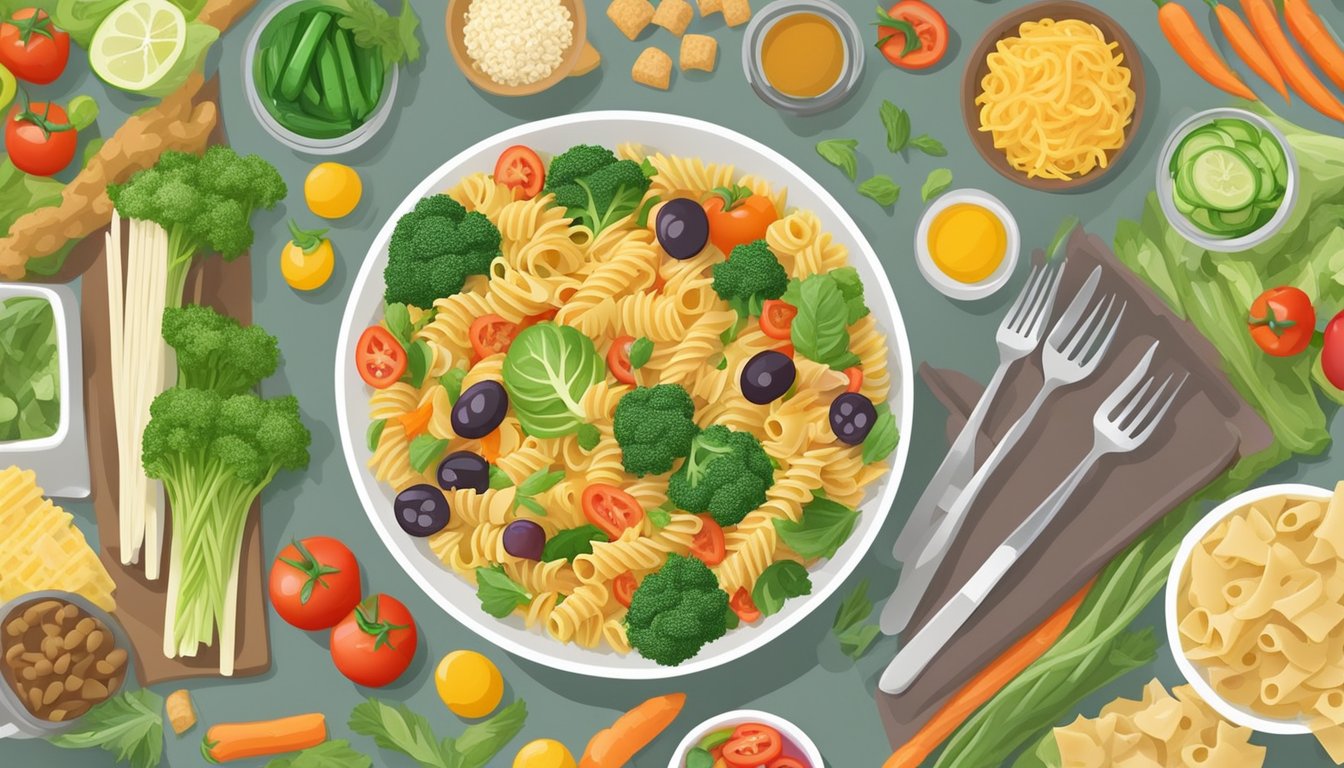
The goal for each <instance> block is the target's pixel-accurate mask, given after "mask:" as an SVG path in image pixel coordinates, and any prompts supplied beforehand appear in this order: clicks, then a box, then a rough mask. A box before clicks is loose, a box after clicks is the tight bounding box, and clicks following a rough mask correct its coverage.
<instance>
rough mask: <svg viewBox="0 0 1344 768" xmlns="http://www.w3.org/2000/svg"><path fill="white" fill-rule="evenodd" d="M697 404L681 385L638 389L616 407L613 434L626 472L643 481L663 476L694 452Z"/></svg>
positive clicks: (627, 394) (660, 385)
mask: <svg viewBox="0 0 1344 768" xmlns="http://www.w3.org/2000/svg"><path fill="white" fill-rule="evenodd" d="M694 419H695V403H694V402H693V401H692V400H691V396H690V395H689V394H688V393H687V392H686V390H685V388H683V387H682V386H681V385H680V384H659V385H658V386H656V387H638V388H636V389H634V390H632V391H631V392H627V393H626V394H625V396H623V397H622V398H621V399H620V402H618V403H617V404H616V415H615V417H614V418H613V421H612V431H613V432H614V433H615V435H616V442H617V443H618V444H619V445H620V446H621V464H622V466H624V467H625V471H626V472H629V473H630V474H632V475H637V476H639V477H643V476H644V475H647V474H654V475H661V474H662V473H664V472H667V471H670V470H671V469H672V463H673V462H674V461H676V460H677V459H680V458H682V457H684V456H685V455H686V454H688V453H690V451H691V440H693V439H694V438H695V436H696V435H697V434H699V433H700V428H699V427H697V426H696V425H695V421H694Z"/></svg>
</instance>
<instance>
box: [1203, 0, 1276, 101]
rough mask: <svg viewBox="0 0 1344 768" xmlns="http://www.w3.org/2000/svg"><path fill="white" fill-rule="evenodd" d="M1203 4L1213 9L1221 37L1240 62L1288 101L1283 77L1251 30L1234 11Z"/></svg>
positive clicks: (1213, 3) (1211, 1)
mask: <svg viewBox="0 0 1344 768" xmlns="http://www.w3.org/2000/svg"><path fill="white" fill-rule="evenodd" d="M1204 2H1206V3H1208V4H1209V7H1211V8H1213V14H1214V15H1215V16H1217V17H1218V25H1219V26H1221V27H1222V28H1223V35H1224V36H1226V37H1227V42H1228V43H1230V44H1231V45H1232V50H1234V51H1236V52H1237V55H1238V56H1240V57H1241V60H1242V61H1244V62H1246V66H1248V67H1250V68H1251V70H1252V71H1254V72H1255V74H1257V75H1259V76H1260V77H1261V79H1263V80H1264V81H1265V82H1267V83H1269V84H1270V85H1271V86H1273V87H1274V90H1276V91H1278V92H1279V95H1280V96H1282V97H1283V98H1284V99H1288V86H1286V85H1284V84H1283V75H1282V74H1280V73H1279V69H1278V67H1275V66H1274V60H1273V59H1271V58H1270V56H1269V51H1266V50H1265V46H1263V45H1261V44H1260V41H1259V40H1258V39H1256V37H1255V35H1254V34H1253V33H1252V32H1251V28H1250V27H1248V26H1246V22H1244V21H1242V20H1241V17H1240V16H1238V15H1237V12H1236V11H1234V10H1232V9H1231V8H1228V7H1227V6H1226V5H1223V4H1222V3H1220V2H1218V0H1204Z"/></svg>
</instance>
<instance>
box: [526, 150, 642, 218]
mask: <svg viewBox="0 0 1344 768" xmlns="http://www.w3.org/2000/svg"><path fill="white" fill-rule="evenodd" d="M648 190H649V177H648V176H646V175H645V174H644V169H643V168H642V167H641V166H640V164H639V163H636V162H635V161H633V160H617V159H616V155H614V154H613V153H612V151H611V150H609V149H607V148H606V147H599V146H595V145H593V144H579V145H578V146H574V147H570V148H569V149H568V150H566V151H565V152H563V153H561V154H559V155H556V156H555V158H554V159H553V160H551V167H550V168H549V169H548V170H547V172H546V187H545V191H546V192H550V193H552V194H554V195H555V204H556V205H559V206H562V207H564V208H565V209H567V210H566V213H567V214H568V215H569V217H570V218H571V219H574V220H576V221H578V222H580V223H582V224H583V225H584V226H587V227H588V228H589V229H591V230H592V231H593V233H594V234H596V233H598V232H601V231H602V230H604V229H606V228H607V227H610V226H611V225H612V224H615V223H616V222H618V221H620V220H621V219H623V218H625V217H626V216H629V215H631V214H633V213H635V212H636V211H637V210H638V209H639V204H640V202H641V201H642V200H643V199H644V193H645V192H647V191H648Z"/></svg>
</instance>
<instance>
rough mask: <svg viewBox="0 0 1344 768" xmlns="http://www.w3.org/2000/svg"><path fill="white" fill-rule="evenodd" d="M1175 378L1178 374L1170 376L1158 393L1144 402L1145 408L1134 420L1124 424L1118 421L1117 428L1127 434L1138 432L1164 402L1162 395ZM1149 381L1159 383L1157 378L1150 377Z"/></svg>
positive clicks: (1158, 389) (1135, 415)
mask: <svg viewBox="0 0 1344 768" xmlns="http://www.w3.org/2000/svg"><path fill="white" fill-rule="evenodd" d="M1175 378H1176V374H1168V375H1167V379H1166V381H1164V382H1162V386H1160V387H1158V388H1157V391H1156V392H1154V393H1153V395H1152V397H1149V398H1146V399H1144V400H1143V408H1141V409H1140V410H1139V412H1138V413H1136V414H1134V418H1132V419H1129V420H1128V421H1127V422H1125V423H1123V424H1122V423H1121V422H1119V421H1118V420H1117V422H1116V426H1118V427H1120V429H1121V430H1124V431H1126V432H1129V431H1133V430H1137V429H1138V428H1139V425H1140V424H1143V423H1145V421H1146V420H1147V418H1148V416H1149V415H1151V414H1152V412H1153V409H1154V408H1156V407H1157V404H1158V403H1159V402H1161V401H1162V394H1163V393H1164V392H1166V391H1167V387H1169V386H1171V382H1172V380H1173V379H1175ZM1148 381H1150V382H1152V381H1157V377H1156V376H1150V377H1148ZM1146 388H1147V387H1146V386H1145V389H1146ZM1138 399H1139V398H1135V400H1136V401H1137V400H1138Z"/></svg>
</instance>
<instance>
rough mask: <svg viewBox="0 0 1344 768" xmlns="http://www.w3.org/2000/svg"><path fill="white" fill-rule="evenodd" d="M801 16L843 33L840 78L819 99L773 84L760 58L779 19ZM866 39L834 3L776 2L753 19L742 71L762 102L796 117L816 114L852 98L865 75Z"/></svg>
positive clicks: (744, 41)
mask: <svg viewBox="0 0 1344 768" xmlns="http://www.w3.org/2000/svg"><path fill="white" fill-rule="evenodd" d="M798 13H814V14H817V15H818V16H821V17H823V18H825V19H827V20H828V21H830V22H831V23H832V24H834V25H835V28H836V30H837V31H839V32H840V42H841V44H842V45H843V46H844V48H845V60H844V63H843V64H842V65H841V67H840V77H839V78H837V79H836V81H835V83H834V84H833V85H832V86H831V87H830V88H828V89H827V90H826V92H824V93H822V94H821V95H819V96H813V97H810V98H798V97H797V96H790V95H788V94H786V93H784V92H782V91H780V90H779V89H777V88H775V87H774V86H773V85H771V84H770V81H769V80H768V79H766V77H765V64H764V61H763V60H762V58H761V54H762V50H761V49H762V48H763V47H764V44H765V35H766V33H767V32H769V31H770V28H771V27H773V26H774V25H775V24H777V23H779V22H780V20H782V19H784V18H787V17H789V16H793V15H794V14H798ZM863 55H864V44H863V38H862V37H861V36H860V34H859V26H858V25H857V24H855V23H854V18H853V17H852V16H850V15H849V13H848V12H846V11H845V10H844V9H843V8H841V7H840V6H838V5H836V4H835V3H833V2H831V0H775V2H773V3H771V4H769V5H767V6H765V7H764V8H762V9H761V10H759V11H757V12H756V15H754V16H752V18H751V23H750V24H748V25H747V31H746V34H744V35H743V36H742V71H743V72H745V73H746V75H747V82H748V83H750V84H751V88H752V90H754V91H756V95H757V96H760V97H761V101H764V102H765V103H766V104H769V105H770V106H772V107H774V108H775V109H778V110H779V111H781V112H788V113H790V114H794V115H815V114H817V113H818V112H825V111H826V110H828V109H831V108H833V107H836V106H838V105H839V104H840V103H841V102H843V101H844V100H845V99H847V98H849V96H850V94H852V93H853V92H854V90H855V88H856V86H858V84H859V77H860V76H862V75H863Z"/></svg>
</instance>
